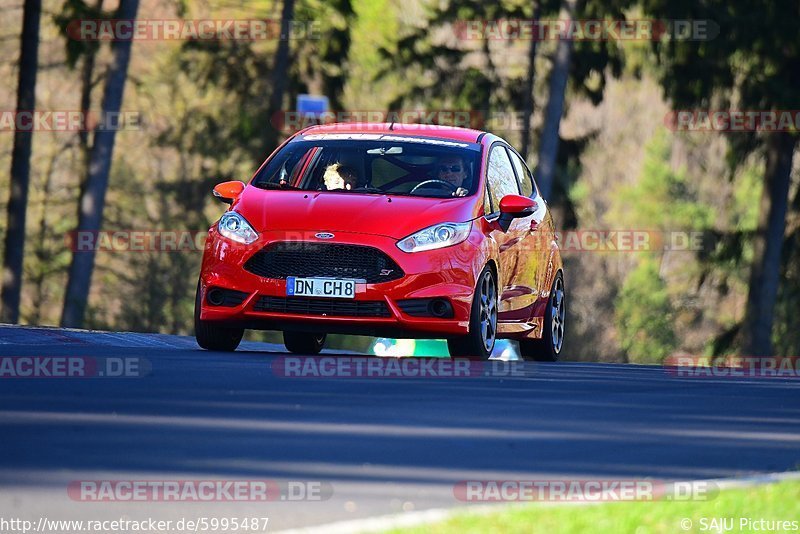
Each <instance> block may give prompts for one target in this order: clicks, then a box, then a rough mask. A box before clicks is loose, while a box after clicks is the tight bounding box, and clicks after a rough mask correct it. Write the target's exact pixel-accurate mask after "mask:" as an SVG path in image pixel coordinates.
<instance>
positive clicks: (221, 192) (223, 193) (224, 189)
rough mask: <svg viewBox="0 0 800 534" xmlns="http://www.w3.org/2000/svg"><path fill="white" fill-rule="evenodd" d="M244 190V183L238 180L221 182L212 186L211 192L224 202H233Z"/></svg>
mask: <svg viewBox="0 0 800 534" xmlns="http://www.w3.org/2000/svg"><path fill="white" fill-rule="evenodd" d="M242 191H244V184H243V183H242V182H239V181H238V180H234V181H233V182H222V183H221V184H217V185H216V186H214V190H213V191H212V193H213V194H214V196H215V197H216V198H217V199H218V200H219V201H220V202H224V203H225V204H233V202H234V201H235V200H236V199H238V198H239V195H241V194H242Z"/></svg>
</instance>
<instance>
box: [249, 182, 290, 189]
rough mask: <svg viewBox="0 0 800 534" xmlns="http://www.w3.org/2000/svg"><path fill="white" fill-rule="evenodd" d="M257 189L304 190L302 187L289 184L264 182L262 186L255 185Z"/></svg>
mask: <svg viewBox="0 0 800 534" xmlns="http://www.w3.org/2000/svg"><path fill="white" fill-rule="evenodd" d="M254 185H255V186H256V187H260V188H261V189H296V190H302V188H300V187H295V186H293V185H289V184H280V183H278V184H276V183H275V182H263V183H260V184H254Z"/></svg>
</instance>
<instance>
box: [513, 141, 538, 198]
mask: <svg viewBox="0 0 800 534" xmlns="http://www.w3.org/2000/svg"><path fill="white" fill-rule="evenodd" d="M508 154H509V156H511V162H512V163H513V164H514V170H515V171H516V172H517V179H518V180H519V187H520V191H521V192H522V193H521V195H522V196H524V197H529V196H531V195H533V178H532V177H531V172H530V171H529V170H528V166H527V165H525V162H524V161H522V158H520V157H519V156H518V155H517V154H515V153H514V152H511V151H510V150H509V151H508Z"/></svg>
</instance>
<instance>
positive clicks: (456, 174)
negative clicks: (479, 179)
mask: <svg viewBox="0 0 800 534" xmlns="http://www.w3.org/2000/svg"><path fill="white" fill-rule="evenodd" d="M436 168H437V172H438V175H437V177H438V179H439V180H441V181H443V182H447V183H448V184H450V185H452V186H453V187H454V188H455V191H454V192H453V196H454V197H463V196H464V195H466V194H467V192H468V191H467V189H466V188H465V187H463V186H464V185H465V184H466V181H467V166H466V165H464V160H463V159H461V158H460V157H458V156H444V157H442V158H441V159H440V160H439V163H438V165H437V167H436Z"/></svg>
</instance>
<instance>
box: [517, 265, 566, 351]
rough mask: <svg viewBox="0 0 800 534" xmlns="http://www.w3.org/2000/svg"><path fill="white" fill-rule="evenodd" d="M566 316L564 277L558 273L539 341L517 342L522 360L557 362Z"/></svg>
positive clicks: (526, 340)
mask: <svg viewBox="0 0 800 534" xmlns="http://www.w3.org/2000/svg"><path fill="white" fill-rule="evenodd" d="M566 316H567V292H566V289H565V288H564V276H563V275H562V274H561V271H559V272H558V273H557V274H556V277H555V279H554V280H553V287H552V288H551V289H550V299H549V300H548V301H547V311H545V314H544V329H543V330H542V338H541V339H525V340H522V341H520V342H519V352H520V354H521V355H522V359H523V360H530V361H537V362H554V361H557V360H558V357H559V355H560V354H561V349H562V348H563V346H564V319H565V318H566Z"/></svg>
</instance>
